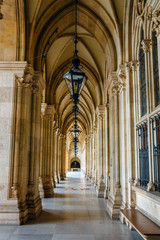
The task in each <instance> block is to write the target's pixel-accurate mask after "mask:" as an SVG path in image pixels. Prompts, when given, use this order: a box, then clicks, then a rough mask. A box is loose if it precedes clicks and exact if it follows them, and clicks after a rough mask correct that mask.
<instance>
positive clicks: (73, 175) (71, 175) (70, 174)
mask: <svg viewBox="0 0 160 240" xmlns="http://www.w3.org/2000/svg"><path fill="white" fill-rule="evenodd" d="M66 177H68V178H85V175H84V173H83V172H69V171H68V172H67V173H66Z"/></svg>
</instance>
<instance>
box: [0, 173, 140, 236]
mask: <svg viewBox="0 0 160 240" xmlns="http://www.w3.org/2000/svg"><path fill="white" fill-rule="evenodd" d="M76 175H77V176H78V178H76ZM138 239H139V240H140V239H141V237H140V236H139V235H138V234H137V233H136V232H135V231H132V232H131V231H130V230H128V228H127V227H126V225H122V224H121V223H120V222H119V221H112V220H111V219H110V218H109V217H108V215H107V213H106V206H105V200H104V199H98V198H97V197H96V195H95V189H94V187H93V186H92V185H91V183H90V182H89V181H87V180H85V179H84V178H82V175H80V174H79V173H73V176H72V177H70V178H66V179H65V181H62V182H61V184H58V185H57V188H56V189H55V196H54V198H48V199H43V212H42V214H41V216H40V217H39V218H38V219H37V220H36V221H29V222H28V224H26V225H23V226H18V227H17V226H0V240H138Z"/></svg>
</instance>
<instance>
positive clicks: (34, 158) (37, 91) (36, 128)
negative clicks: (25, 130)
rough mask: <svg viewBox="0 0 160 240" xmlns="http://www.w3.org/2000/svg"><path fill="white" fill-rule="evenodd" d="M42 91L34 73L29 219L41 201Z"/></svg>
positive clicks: (40, 80) (34, 213)
mask: <svg viewBox="0 0 160 240" xmlns="http://www.w3.org/2000/svg"><path fill="white" fill-rule="evenodd" d="M42 89H43V79H42V76H41V74H40V73H39V72H35V73H34V77H33V85H32V110H31V141H30V158H29V177H28V192H27V205H28V212H29V217H30V218H31V219H34V218H35V217H37V216H38V215H39V213H40V212H41V199H40V196H39V157H40V137H41V94H42Z"/></svg>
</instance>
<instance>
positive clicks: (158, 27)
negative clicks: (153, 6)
mask: <svg viewBox="0 0 160 240" xmlns="http://www.w3.org/2000/svg"><path fill="white" fill-rule="evenodd" d="M152 21H153V31H155V32H156V33H157V36H158V35H159V34H160V10H158V11H156V12H155V13H154V14H153V15H152Z"/></svg>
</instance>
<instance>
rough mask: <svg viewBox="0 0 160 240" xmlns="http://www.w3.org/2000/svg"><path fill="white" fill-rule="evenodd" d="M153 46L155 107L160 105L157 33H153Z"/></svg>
mask: <svg viewBox="0 0 160 240" xmlns="http://www.w3.org/2000/svg"><path fill="white" fill-rule="evenodd" d="M152 44H153V73H154V92H155V106H158V105H159V104H160V89H159V69H158V47H157V37H156V32H153V33H152Z"/></svg>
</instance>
